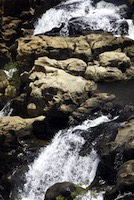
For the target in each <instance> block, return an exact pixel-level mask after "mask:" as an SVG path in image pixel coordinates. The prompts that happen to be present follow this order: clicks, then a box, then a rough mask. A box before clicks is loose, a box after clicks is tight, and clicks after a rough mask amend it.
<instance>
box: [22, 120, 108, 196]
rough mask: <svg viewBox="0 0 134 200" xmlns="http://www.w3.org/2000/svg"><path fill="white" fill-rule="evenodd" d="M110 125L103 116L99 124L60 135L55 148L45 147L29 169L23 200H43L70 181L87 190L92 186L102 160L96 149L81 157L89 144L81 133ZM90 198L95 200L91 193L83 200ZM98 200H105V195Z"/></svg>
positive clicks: (93, 122)
mask: <svg viewBox="0 0 134 200" xmlns="http://www.w3.org/2000/svg"><path fill="white" fill-rule="evenodd" d="M109 121H110V120H109V119H108V117H106V116H101V117H99V118H97V119H95V120H86V121H84V122H83V123H82V124H81V125H78V126H76V127H71V128H69V129H68V130H63V131H59V132H58V133H57V134H56V135H55V137H54V138H53V140H52V142H51V144H49V145H48V146H47V147H44V148H43V149H42V150H41V152H40V154H39V156H38V158H36V159H35V161H34V162H33V164H31V165H30V166H29V171H28V172H27V173H26V175H25V177H26V183H25V185H24V187H23V189H22V191H20V196H21V199H22V200H37V199H38V200H43V199H44V194H45V192H46V190H47V189H48V188H49V187H50V186H52V185H53V184H54V183H56V182H62V181H70V182H73V183H76V184H81V185H82V186H83V187H84V186H85V187H86V186H88V185H89V184H90V183H91V182H92V181H93V179H94V177H95V174H96V170H97V166H98V163H99V158H98V155H97V153H96V152H95V150H94V149H92V151H91V153H90V155H88V156H83V157H82V156H80V155H79V151H80V149H81V147H82V145H83V144H84V142H85V140H84V139H83V137H82V136H81V133H82V131H88V130H89V128H90V127H95V126H97V125H99V124H101V123H104V122H109ZM88 197H90V198H91V194H90V192H88V193H87V194H86V196H84V197H82V199H83V200H86V199H90V198H88ZM91 199H92V200H93V199H94V198H91ZM97 199H98V200H102V199H103V198H102V194H101V193H100V194H98V197H97Z"/></svg>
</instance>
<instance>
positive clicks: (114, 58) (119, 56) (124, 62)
mask: <svg viewBox="0 0 134 200" xmlns="http://www.w3.org/2000/svg"><path fill="white" fill-rule="evenodd" d="M99 60H100V65H102V66H103V67H116V68H118V69H120V70H121V71H122V72H125V71H126V68H129V67H130V58H129V57H127V56H126V54H125V53H120V52H114V51H111V52H104V53H101V54H100V55H99Z"/></svg>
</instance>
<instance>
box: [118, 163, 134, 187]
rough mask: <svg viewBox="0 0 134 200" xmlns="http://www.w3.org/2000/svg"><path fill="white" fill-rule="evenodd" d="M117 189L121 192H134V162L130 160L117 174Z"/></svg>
mask: <svg viewBox="0 0 134 200" xmlns="http://www.w3.org/2000/svg"><path fill="white" fill-rule="evenodd" d="M117 188H118V190H120V191H122V190H123V191H133V188H134V160H129V161H127V162H125V163H123V165H121V167H120V168H119V171H118V174H117Z"/></svg>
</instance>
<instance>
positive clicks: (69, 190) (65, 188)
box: [44, 182, 86, 200]
mask: <svg viewBox="0 0 134 200" xmlns="http://www.w3.org/2000/svg"><path fill="white" fill-rule="evenodd" d="M85 191H86V190H85V189H83V188H81V187H79V186H77V185H75V184H73V183H70V182H61V183H55V184H54V185H52V186H51V187H50V188H48V190H47V191H46V194H45V198H44V200H56V199H64V200H73V199H74V198H75V197H76V196H77V195H78V194H81V193H82V192H85Z"/></svg>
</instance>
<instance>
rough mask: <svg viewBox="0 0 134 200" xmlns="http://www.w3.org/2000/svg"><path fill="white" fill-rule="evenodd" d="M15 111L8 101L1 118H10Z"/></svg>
mask: <svg viewBox="0 0 134 200" xmlns="http://www.w3.org/2000/svg"><path fill="white" fill-rule="evenodd" d="M12 111H13V109H12V108H11V107H10V101H8V102H7V103H6V104H5V106H4V107H3V108H2V110H0V117H4V116H10V115H11V113H12Z"/></svg>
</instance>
